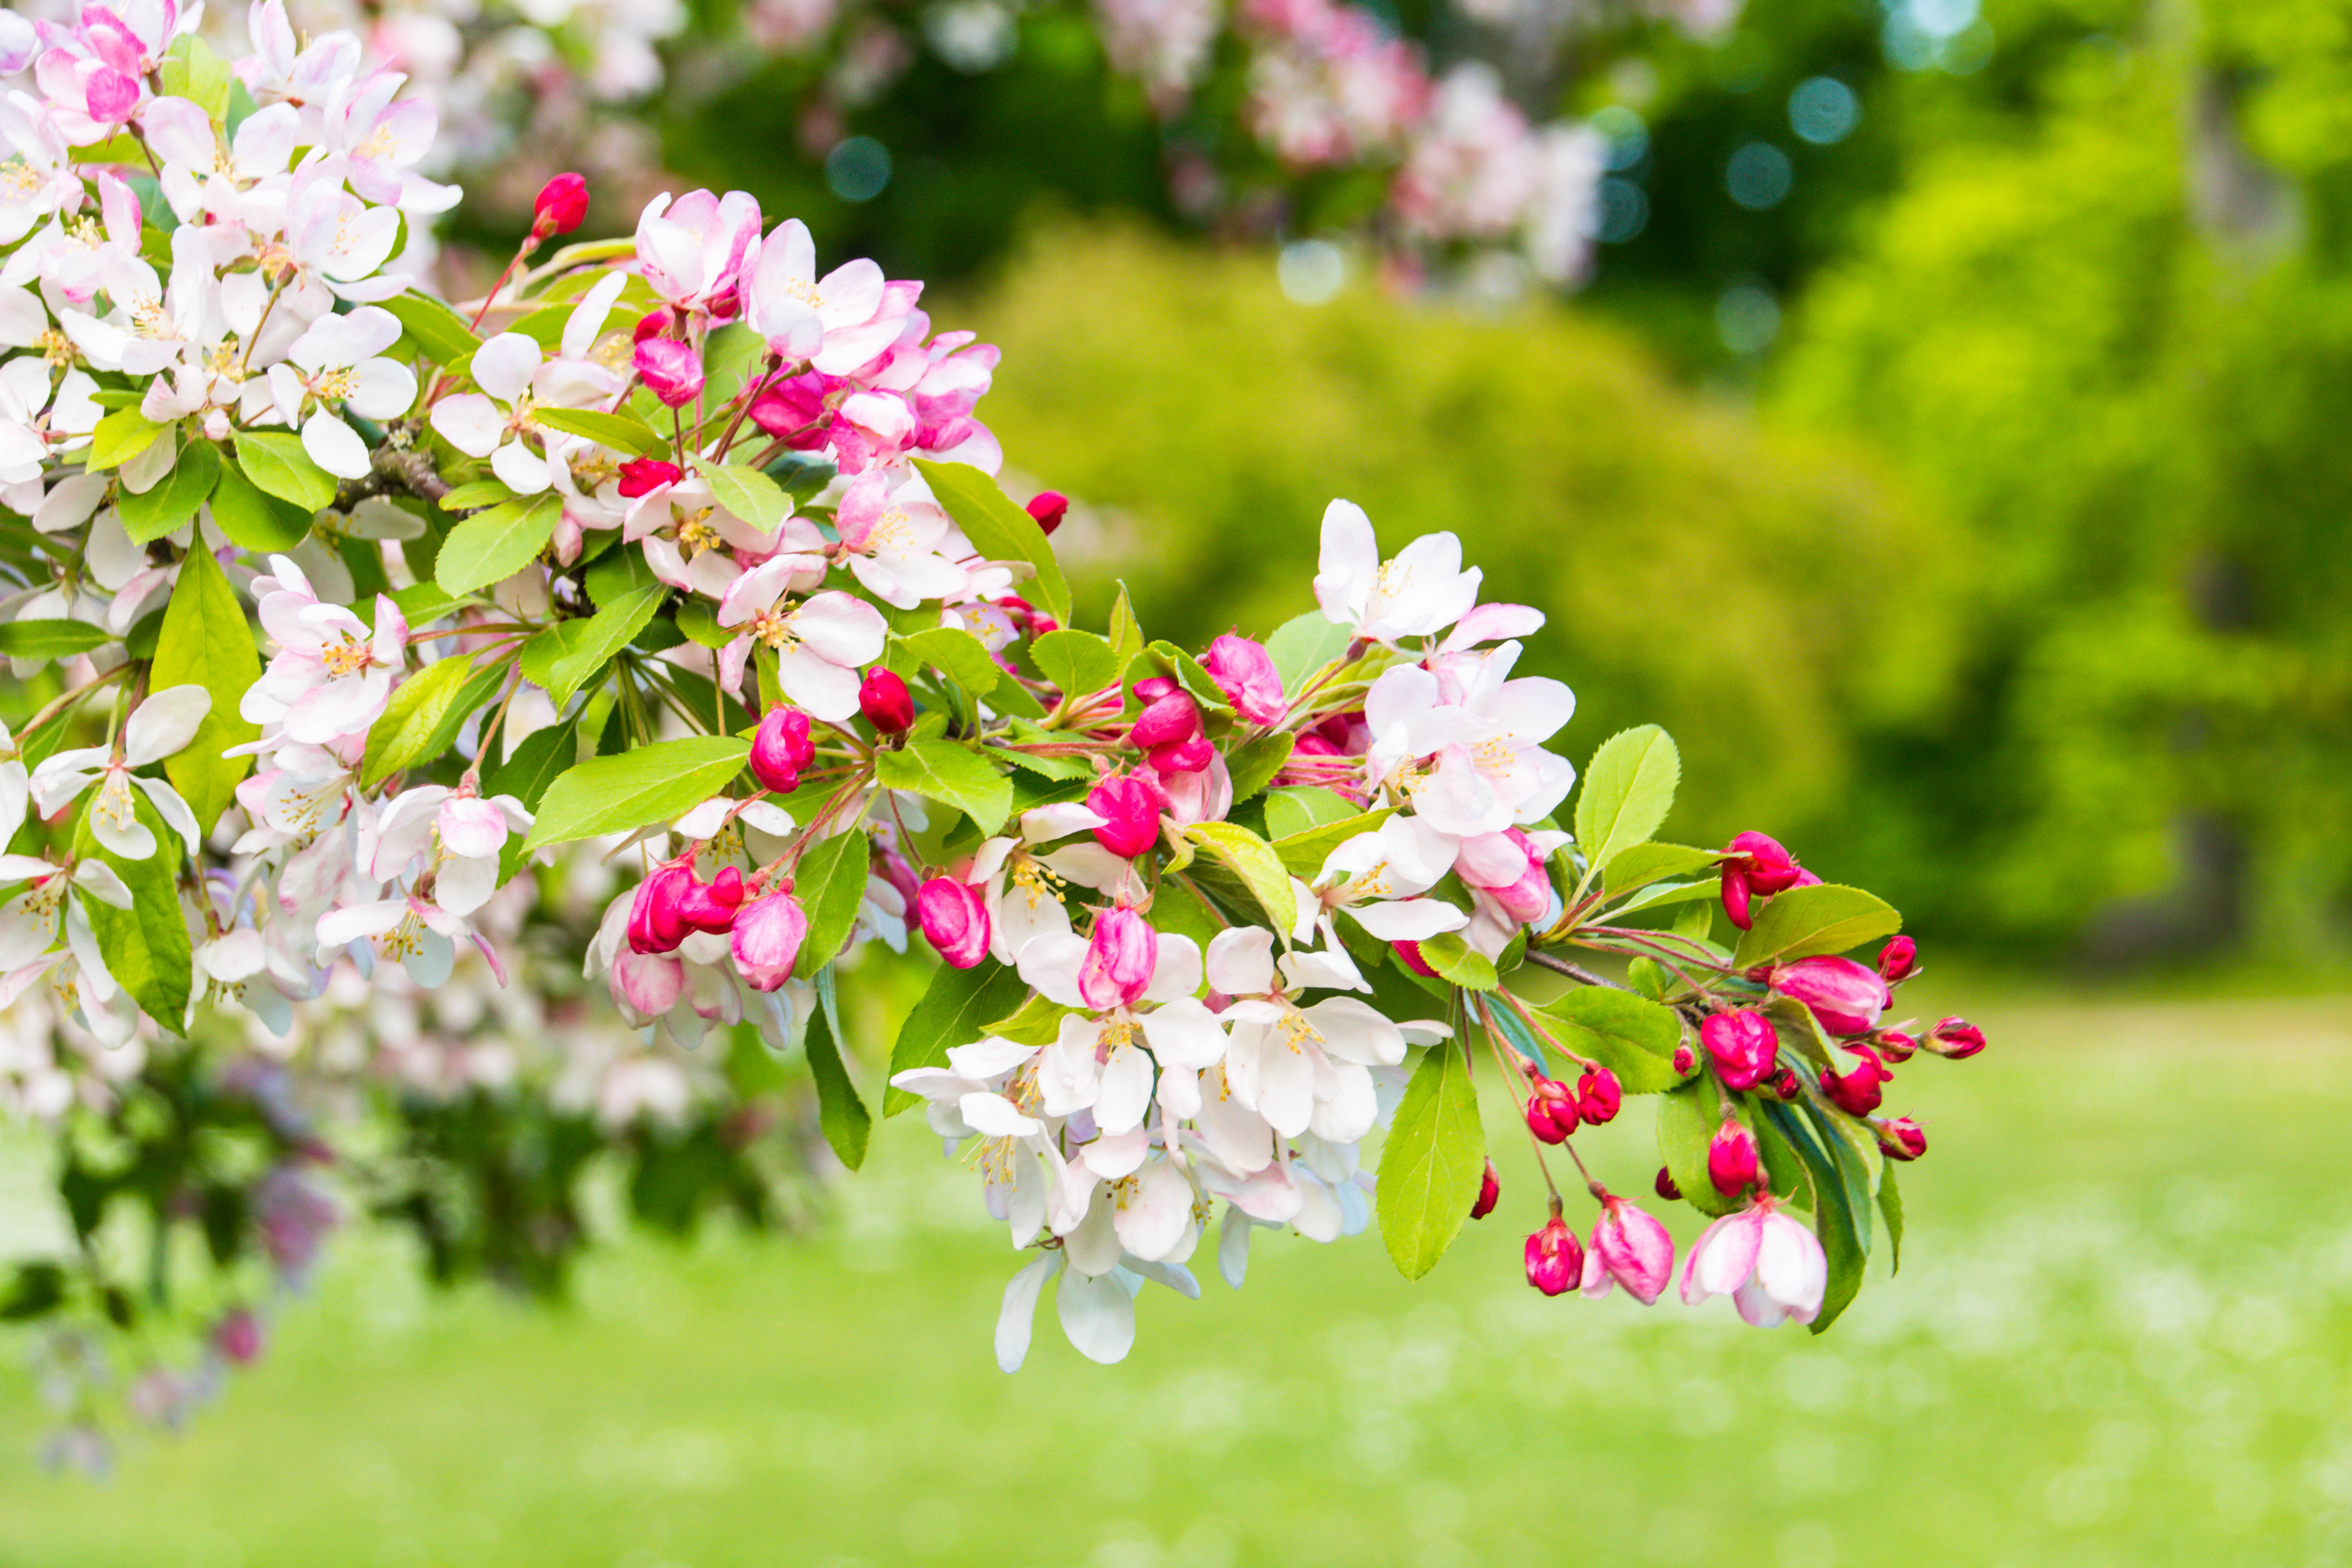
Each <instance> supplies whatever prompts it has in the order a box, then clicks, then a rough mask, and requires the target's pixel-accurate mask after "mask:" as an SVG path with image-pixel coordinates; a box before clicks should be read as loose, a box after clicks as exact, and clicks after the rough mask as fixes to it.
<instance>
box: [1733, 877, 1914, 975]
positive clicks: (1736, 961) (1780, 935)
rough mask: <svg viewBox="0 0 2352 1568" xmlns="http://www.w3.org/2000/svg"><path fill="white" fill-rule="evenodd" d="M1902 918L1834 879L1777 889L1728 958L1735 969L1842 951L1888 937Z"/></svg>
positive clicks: (1873, 897)
mask: <svg viewBox="0 0 2352 1568" xmlns="http://www.w3.org/2000/svg"><path fill="white" fill-rule="evenodd" d="M1902 929H1903V917H1902V916H1901V915H1899V914H1896V913H1895V910H1893V909H1892V908H1891V907H1889V906H1888V904H1887V903H1886V901H1885V900H1884V899H1881V898H1879V897H1877V896H1876V895H1874V894H1872V893H1865V892H1864V891H1863V890H1862V889H1860V888H1842V887H1840V886H1838V885H1837V884H1836V883H1835V882H1819V883H1815V884H1813V885H1812V886H1811V887H1805V888H1791V889H1789V890H1788V891H1787V892H1785V893H1776V894H1774V895H1773V896H1772V900H1771V901H1770V902H1769V903H1767V904H1766V905H1765V906H1764V907H1763V908H1762V909H1760V910H1757V911H1756V917H1755V924H1753V925H1751V926H1750V927H1748V930H1747V931H1746V932H1745V933H1743V934H1742V935H1741V937H1740V939H1739V947H1738V952H1735V953H1734V954H1733V956H1732V963H1733V965H1734V966H1735V967H1737V968H1740V969H1748V968H1752V967H1754V966H1755V965H1757V964H1759V963H1768V962H1777V963H1790V962H1791V961H1793V960H1796V959H1800V958H1811V957H1815V956H1818V955H1820V954H1822V953H1828V952H1846V951H1847V950H1848V949H1850V948H1856V947H1860V946H1861V945H1862V944H1863V943H1864V942H1875V941H1877V940H1878V939H1879V938H1880V937H1885V936H1893V935H1894V934H1895V932H1896V931H1901V930H1902Z"/></svg>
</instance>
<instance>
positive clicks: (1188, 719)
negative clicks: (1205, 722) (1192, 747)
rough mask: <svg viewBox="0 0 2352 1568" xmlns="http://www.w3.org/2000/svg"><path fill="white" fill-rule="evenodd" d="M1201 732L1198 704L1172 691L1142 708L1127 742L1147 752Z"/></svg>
mask: <svg viewBox="0 0 2352 1568" xmlns="http://www.w3.org/2000/svg"><path fill="white" fill-rule="evenodd" d="M1200 732H1201V709H1200V706H1199V704H1197V703H1195V702H1194V701H1193V700H1192V699H1191V698H1190V697H1187V696H1186V695H1185V694H1184V693H1182V692H1181V691H1171V692H1170V693H1169V694H1168V695H1167V696H1165V697H1161V698H1160V699H1158V700H1154V701H1151V702H1148V703H1146V704H1145V705H1144V709H1143V711H1142V712H1140V713H1139V714H1137V715H1136V719H1135V723H1134V725H1133V727H1132V728H1130V729H1129V731H1128V732H1127V743H1128V744H1129V745H1130V746H1133V747H1135V748H1136V749H1137V750H1139V751H1149V750H1150V749H1151V748H1152V747H1154V746H1172V745H1174V744H1176V743H1177V742H1180V741H1189V740H1191V739H1192V737H1193V736H1195V735H1198V734H1199V733H1200Z"/></svg>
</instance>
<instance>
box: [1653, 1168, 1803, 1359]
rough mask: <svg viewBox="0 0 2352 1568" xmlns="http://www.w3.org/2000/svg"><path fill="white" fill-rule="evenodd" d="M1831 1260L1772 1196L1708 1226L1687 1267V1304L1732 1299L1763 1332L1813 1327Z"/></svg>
mask: <svg viewBox="0 0 2352 1568" xmlns="http://www.w3.org/2000/svg"><path fill="white" fill-rule="evenodd" d="M1829 1271H1830V1265H1829V1258H1828V1257H1827V1256H1826V1255H1824V1254H1823V1253H1822V1244H1821V1241H1820V1239H1819V1238H1818V1237H1815V1236H1814V1235H1813V1233H1812V1231H1811V1230H1810V1229H1809V1228H1807V1227H1806V1226H1804V1225H1803V1224H1802V1223H1801V1222H1800V1221H1798V1220H1795V1219H1792V1218H1790V1216H1789V1215H1785V1214H1782V1213H1781V1212H1780V1207H1779V1205H1778V1204H1777V1202H1776V1201H1775V1200H1774V1199H1773V1198H1772V1197H1771V1196H1769V1194H1759V1196H1758V1197H1757V1199H1756V1201H1755V1202H1754V1203H1753V1204H1751V1205H1749V1206H1748V1207H1747V1208H1745V1209H1743V1210H1741V1211H1740V1212H1739V1213H1738V1214H1734V1215H1725V1216H1724V1217H1723V1218H1721V1219H1719V1220H1717V1221H1716V1222H1715V1223H1714V1224H1713V1225H1711V1226H1707V1227H1706V1231H1705V1232H1704V1233H1703V1234H1702V1235H1701V1236H1700V1237H1699V1238H1698V1240H1697V1242H1696V1244H1694V1245H1693V1246H1692V1247H1691V1249H1690V1258H1689V1260H1688V1261H1687V1262H1686V1263H1685V1264H1684V1265H1683V1300H1684V1301H1685V1303H1686V1304H1689V1305H1693V1306H1696V1304H1697V1303H1699V1302H1701V1301H1703V1300H1706V1298H1708V1297H1709V1296H1729V1297H1730V1298H1731V1299H1732V1302H1733V1304H1734V1305H1736V1306H1737V1307H1738V1309H1739V1315H1740V1316H1741V1317H1742V1318H1745V1319H1746V1320H1747V1321H1748V1322H1749V1323H1751V1324H1753V1325H1754V1326H1755V1327H1757V1328H1759V1329H1770V1328H1778V1327H1779V1326H1780V1324H1781V1323H1783V1322H1786V1321H1788V1320H1790V1318H1794V1319H1795V1320H1796V1321H1799V1322H1801V1323H1810V1322H1811V1321H1813V1319H1814V1318H1815V1317H1816V1316H1818V1315H1819V1314H1820V1312H1821V1310H1822V1295H1823V1293H1824V1292H1825V1291H1826V1290H1827V1289H1828V1287H1829Z"/></svg>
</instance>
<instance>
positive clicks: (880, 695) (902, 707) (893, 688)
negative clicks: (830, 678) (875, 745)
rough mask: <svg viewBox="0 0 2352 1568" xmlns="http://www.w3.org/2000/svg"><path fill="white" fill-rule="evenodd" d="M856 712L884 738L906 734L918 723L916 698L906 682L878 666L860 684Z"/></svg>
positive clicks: (868, 672)
mask: <svg viewBox="0 0 2352 1568" xmlns="http://www.w3.org/2000/svg"><path fill="white" fill-rule="evenodd" d="M857 710H858V711H859V712H860V713H863V714H865V715H866V722H867V723H869V724H871V725H873V726H874V729H875V732H876V733H877V734H882V735H903V734H905V733H906V732H907V731H908V729H909V728H910V727H911V726H912V725H913V724H914V722H915V699H914V697H913V695H912V694H911V693H909V692H908V689H907V683H906V682H905V681H903V680H901V679H898V676H897V675H896V674H894V673H892V672H891V671H889V670H887V669H885V668H882V667H881V666H880V665H878V664H877V665H876V666H875V667H874V668H872V669H869V670H867V671H866V679H864V680H862V681H860V682H859V683H858V687H857Z"/></svg>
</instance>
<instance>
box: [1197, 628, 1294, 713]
mask: <svg viewBox="0 0 2352 1568" xmlns="http://www.w3.org/2000/svg"><path fill="white" fill-rule="evenodd" d="M1201 666H1202V668H1204V669H1206V670H1207V671H1208V672H1209V679H1212V680H1213V681H1215V682H1216V683H1217V689H1218V690H1220V691H1222V692H1223V693H1224V694H1225V700H1226V701H1228V702H1230V703H1232V704H1233V705H1234V712H1236V713H1238V714H1240V715H1241V716H1242V717H1243V718H1244V719H1245V720H1247V721H1249V722H1251V723H1253V724H1273V723H1277V722H1279V721H1281V719H1282V716H1283V715H1284V714H1285V713H1286V712H1288V711H1289V710H1290V704H1289V701H1288V700H1287V699H1286V697H1285V696H1284V694H1283V689H1282V672H1281V671H1279V670H1277V669H1276V668H1274V658H1273V656H1272V655H1270V654H1268V653H1267V652H1266V651H1265V645H1264V644H1262V643H1255V642H1252V641H1251V640H1250V639H1249V638H1247V637H1234V636H1232V635H1231V634H1228V635H1226V636H1224V637H1219V638H1217V639H1216V641H1214V642H1213V643H1211V644H1210V645H1209V652H1208V656H1207V657H1206V658H1203V659H1202V660H1201Z"/></svg>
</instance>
